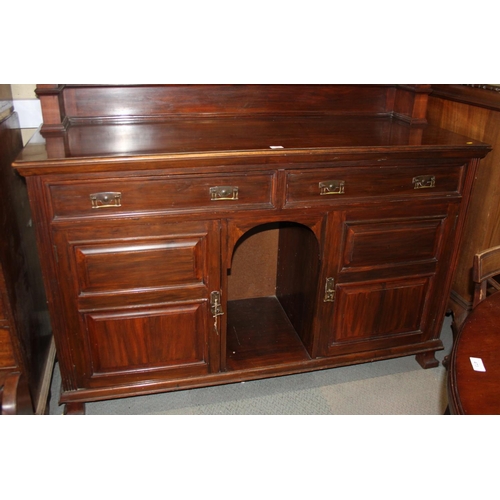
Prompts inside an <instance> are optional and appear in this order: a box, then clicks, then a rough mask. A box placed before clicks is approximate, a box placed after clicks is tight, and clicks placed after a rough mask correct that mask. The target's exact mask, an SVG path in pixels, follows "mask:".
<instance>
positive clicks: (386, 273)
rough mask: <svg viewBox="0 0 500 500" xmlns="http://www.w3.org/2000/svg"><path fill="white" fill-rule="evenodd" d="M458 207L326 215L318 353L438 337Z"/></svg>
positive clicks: (439, 204)
mask: <svg viewBox="0 0 500 500" xmlns="http://www.w3.org/2000/svg"><path fill="white" fill-rule="evenodd" d="M457 214H458V204H456V203H445V202H430V201H428V202H427V203H425V204H419V205H415V204H414V205H413V206H411V205H407V206H405V204H400V205H399V206H398V208H397V209H395V208H391V207H390V206H384V207H379V208H372V209H370V210H368V209H362V208H360V209H348V210H345V211H342V212H335V213H332V214H330V216H329V223H328V230H327V234H326V242H327V243H326V247H325V252H326V254H325V258H324V263H325V264H324V270H323V276H322V279H323V280H324V283H325V295H324V297H323V299H322V303H321V304H320V309H321V312H320V316H321V318H322V327H321V335H322V338H323V341H322V346H323V350H322V352H323V354H324V355H336V354H339V355H340V354H349V353H354V352H361V351H369V350H377V349H387V348H392V347H397V346H402V345H410V344H418V343H421V342H424V341H427V340H431V339H433V338H437V337H438V336H439V330H440V324H441V322H442V319H443V317H444V312H445V307H446V300H447V296H446V292H445V290H447V289H448V287H449V283H448V282H449V279H448V276H447V275H448V274H449V273H448V267H449V265H450V259H451V256H452V249H453V241H454V235H453V229H454V226H455V223H456V219H457Z"/></svg>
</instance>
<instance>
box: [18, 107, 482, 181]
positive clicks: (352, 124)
mask: <svg viewBox="0 0 500 500" xmlns="http://www.w3.org/2000/svg"><path fill="white" fill-rule="evenodd" d="M451 149H453V150H457V149H460V150H462V153H464V154H465V155H466V156H468V154H467V151H468V152H469V154H470V156H471V157H472V156H481V157H482V156H484V155H485V154H486V153H487V151H488V150H489V146H487V145H486V144H483V143H481V142H478V141H474V140H472V139H469V138H467V137H464V136H461V135H458V134H454V133H452V132H449V131H446V130H443V129H439V128H435V127H431V126H423V127H415V126H410V125H408V124H406V123H403V122H401V121H398V120H394V119H392V118H387V117H342V118H339V117H331V116H327V117H326V116H322V117H320V116H316V117H311V116H303V117H298V116H296V117H251V116H250V117H248V116H234V117H210V118H199V117H198V118H185V117H184V118H179V119H175V118H172V119H170V120H168V121H162V122H142V123H107V124H79V125H72V126H70V127H68V128H67V129H66V130H65V131H64V132H62V133H60V134H47V135H46V136H45V137H43V135H42V134H41V133H37V134H36V135H35V136H34V137H33V139H32V141H31V142H30V143H29V144H28V146H27V147H26V148H25V149H24V150H23V152H22V153H21V155H20V156H19V157H18V159H17V161H16V163H15V166H16V168H19V169H22V170H24V171H25V173H28V171H29V169H30V167H31V168H36V169H37V171H38V169H40V168H42V169H44V168H45V170H46V171H47V172H48V171H49V169H50V167H54V166H57V164H60V165H62V164H66V165H67V164H68V163H73V164H76V163H80V164H82V163H83V164H85V163H90V162H92V161H94V162H95V160H96V159H102V160H106V159H108V160H110V159H113V158H114V159H126V160H127V161H130V162H132V163H133V162H134V160H140V161H145V160H148V159H150V160H151V159H154V158H156V159H165V160H167V159H172V158H176V159H182V158H194V157H196V158H203V157H205V158H208V157H214V156H217V157H219V158H220V157H235V156H245V155H246V156H253V157H254V158H257V157H270V156H271V157H272V156H280V157H287V156H293V155H294V154H295V155H297V154H298V155H314V154H326V155H336V154H338V155H341V154H346V153H347V152H349V153H356V152H358V153H367V152H370V151H371V152H373V153H377V154H378V153H387V152H391V151H393V152H397V151H414V152H417V151H419V152H423V151H425V150H428V151H432V152H433V154H436V152H439V151H442V152H445V151H446V150H451ZM38 173H40V172H38Z"/></svg>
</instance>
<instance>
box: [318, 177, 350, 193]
mask: <svg viewBox="0 0 500 500" xmlns="http://www.w3.org/2000/svg"><path fill="white" fill-rule="evenodd" d="M344 186H345V181H338V180H334V181H325V182H320V183H319V194H320V195H321V196H323V195H328V194H344Z"/></svg>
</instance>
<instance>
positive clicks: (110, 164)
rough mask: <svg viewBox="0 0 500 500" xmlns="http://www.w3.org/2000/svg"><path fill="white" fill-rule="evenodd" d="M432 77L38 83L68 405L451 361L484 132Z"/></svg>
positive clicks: (43, 190) (37, 190)
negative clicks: (457, 126) (447, 108)
mask: <svg viewBox="0 0 500 500" xmlns="http://www.w3.org/2000/svg"><path fill="white" fill-rule="evenodd" d="M430 91H431V87H430V86H429V85H268V86H266V85H208V86H204V85H136V86H134V85H67V84H53V85H51V84H46V85H38V88H37V93H38V95H39V97H40V99H41V101H42V109H43V114H44V125H43V128H42V131H41V134H39V135H37V136H35V138H34V139H33V140H32V141H31V143H30V144H29V145H28V146H27V147H26V148H25V149H24V150H23V152H22V153H21V154H20V156H19V157H18V159H17V160H16V161H15V163H14V168H15V169H17V171H18V172H19V173H20V174H21V175H23V176H25V177H26V181H27V186H28V191H29V196H30V201H31V205H32V209H33V215H34V220H35V225H36V228H37V238H38V244H39V248H40V252H41V259H42V266H43V270H44V279H45V286H46V289H47V295H48V301H49V307H50V312H51V316H52V320H53V328H54V337H55V342H56V346H57V353H58V359H59V364H60V369H61V376H62V394H61V399H60V402H61V403H64V404H66V411H67V413H78V412H83V411H84V404H85V402H87V401H94V400H102V399H109V398H117V397H126V396H136V395H141V394H151V393H156V392H162V391H171V390H178V389H183V388H193V387H200V386H206V385H215V384H222V383H230V382H238V381H243V380H250V379H257V378H262V377H271V376H279V375H285V374H292V373H298V372H304V371H310V370H317V369H324V368H332V367H336V366H343V365H349V364H354V363H362V362H368V361H374V360H380V359H386V358H391V357H397V356H407V355H410V354H414V355H416V357H417V360H418V361H419V363H420V364H421V365H422V366H423V367H425V368H428V367H433V366H437V364H438V362H437V360H436V358H435V356H434V354H435V352H436V351H437V350H440V349H442V342H441V340H440V339H439V334H440V330H441V326H442V322H443V318H444V315H445V313H446V310H447V308H448V297H449V293H450V289H451V285H452V279H453V272H454V270H455V267H456V262H457V258H458V252H459V244H460V239H461V236H462V230H463V227H464V223H465V218H466V212H467V206H468V202H469V198H470V194H471V190H472V185H473V182H474V179H475V177H476V175H477V169H478V166H479V161H480V159H481V158H483V157H484V156H485V155H486V154H487V152H488V151H489V147H488V146H487V145H486V144H483V143H481V142H478V141H476V140H473V139H469V138H467V137H464V136H462V135H456V134H454V133H452V132H449V131H447V130H444V129H441V128H438V127H434V126H431V125H428V124H427V121H426V111H427V102H428V97H429V93H430Z"/></svg>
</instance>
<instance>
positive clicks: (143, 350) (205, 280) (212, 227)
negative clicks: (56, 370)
mask: <svg viewBox="0 0 500 500" xmlns="http://www.w3.org/2000/svg"><path fill="white" fill-rule="evenodd" d="M53 234H54V241H55V243H56V245H55V247H56V248H55V251H56V252H57V256H56V259H57V261H58V264H57V269H58V272H59V283H60V286H61V289H60V290H59V297H60V298H61V300H62V301H63V303H64V304H63V308H62V310H64V311H65V312H64V321H65V328H64V331H63V332H61V333H60V334H59V335H58V340H59V341H60V343H64V344H66V346H67V349H62V352H65V353H68V356H67V357H66V359H64V360H63V362H62V371H63V366H65V367H66V370H65V373H64V374H65V375H69V377H67V378H68V382H67V383H66V387H65V389H66V390H75V389H79V388H99V387H110V386H113V385H117V384H122V385H123V384H125V383H139V382H141V381H144V380H147V381H148V382H147V383H148V384H154V383H155V381H158V382H161V381H165V380H169V379H176V378H182V377H191V376H201V375H204V374H207V373H210V372H214V371H218V369H219V362H220V361H219V355H218V352H219V350H220V347H219V345H218V342H219V339H218V335H217V332H216V331H215V328H214V321H213V318H212V314H211V311H210V303H209V302H210V294H211V292H212V291H218V290H219V289H220V265H219V258H218V256H219V253H220V249H219V224H218V222H215V221H208V222H183V223H172V222H166V221H165V220H163V219H161V218H160V219H154V218H151V219H145V218H143V219H141V220H140V221H138V220H136V221H134V220H129V221H99V223H96V224H94V225H87V224H84V225H82V226H79V227H71V226H69V225H68V224H66V223H65V224H55V225H54V230H53ZM68 358H71V359H68ZM71 366H73V367H74V368H71ZM63 380H64V376H63Z"/></svg>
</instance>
